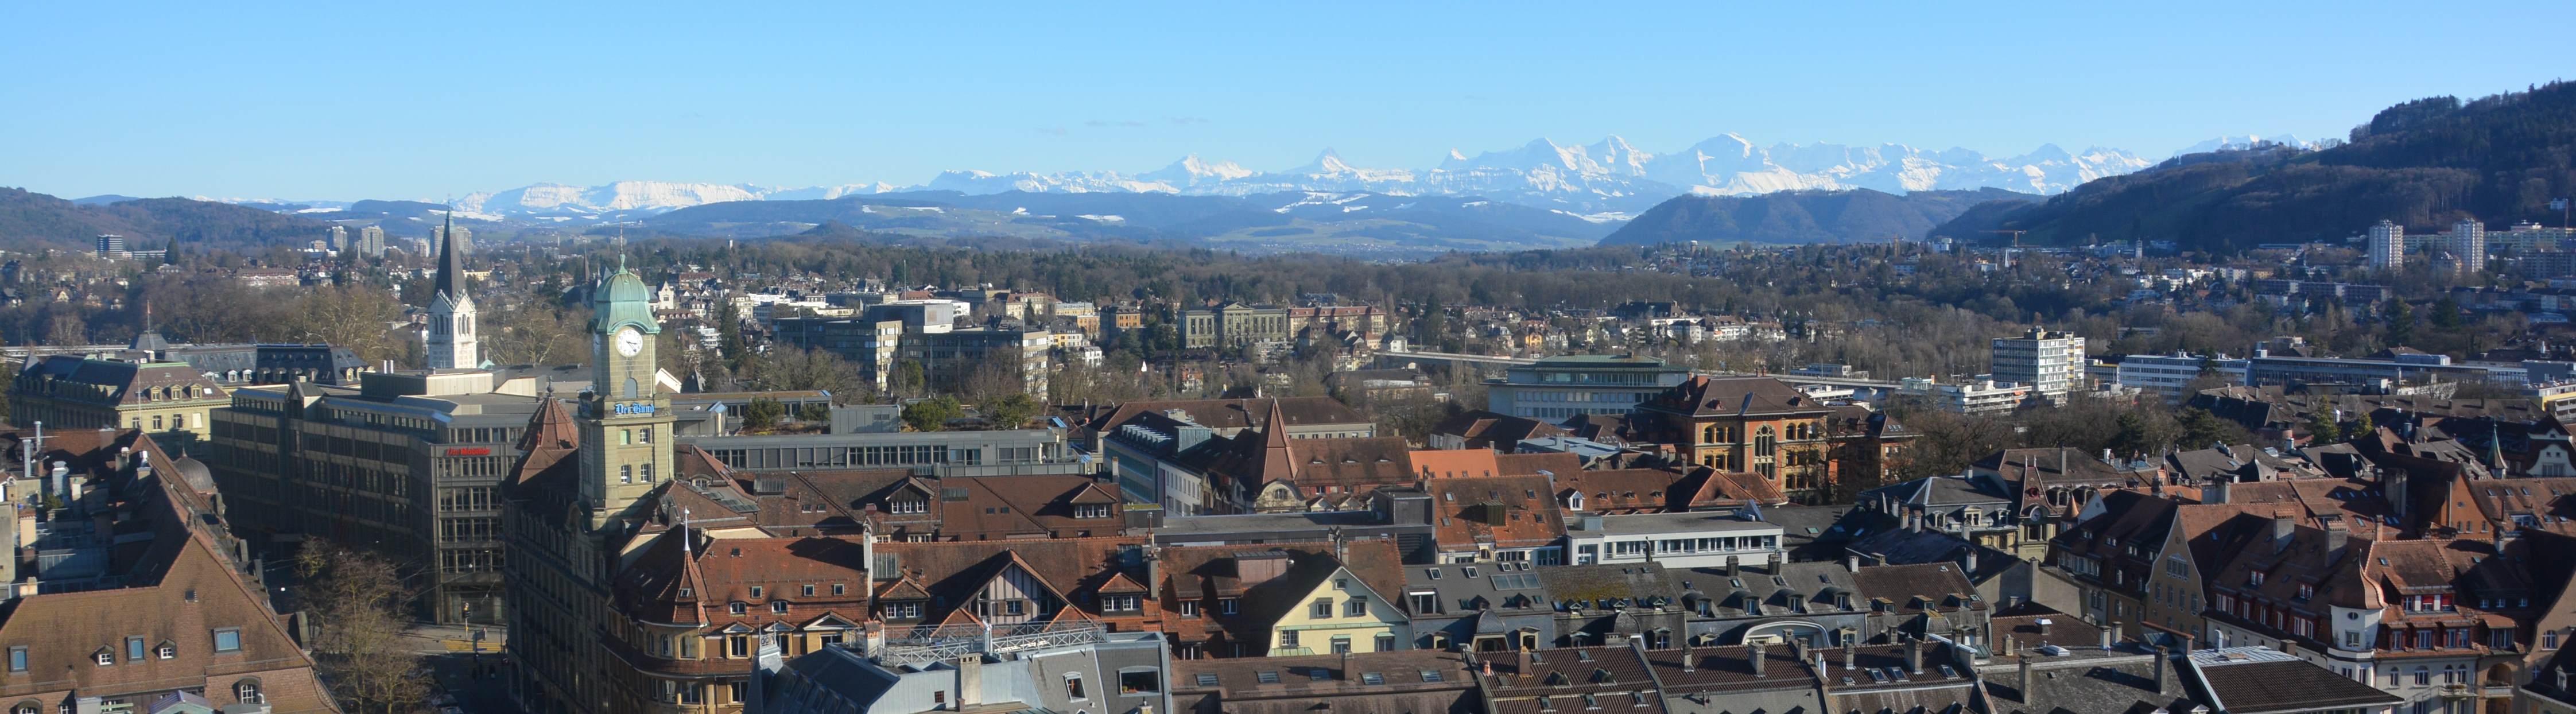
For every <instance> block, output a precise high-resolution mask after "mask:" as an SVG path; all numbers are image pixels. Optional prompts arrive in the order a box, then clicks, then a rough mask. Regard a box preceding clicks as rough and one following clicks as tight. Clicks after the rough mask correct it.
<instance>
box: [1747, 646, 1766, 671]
mask: <svg viewBox="0 0 2576 714" xmlns="http://www.w3.org/2000/svg"><path fill="white" fill-rule="evenodd" d="M1744 659H1745V661H1746V662H1749V663H1751V664H1752V665H1753V676H1756V677H1767V676H1770V675H1769V674H1767V673H1765V672H1763V671H1762V670H1763V662H1762V661H1763V660H1764V659H1767V658H1765V657H1763V656H1762V643H1760V642H1755V643H1752V644H1749V645H1745V646H1744Z"/></svg>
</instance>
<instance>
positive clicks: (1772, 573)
mask: <svg viewBox="0 0 2576 714" xmlns="http://www.w3.org/2000/svg"><path fill="white" fill-rule="evenodd" d="M1673 576H1674V578H1676V579H1677V580H1679V581H1680V582H1681V584H1682V585H1683V589H1684V591H1685V592H1686V595H1685V599H1686V602H1685V604H1686V605H1689V606H1691V609H1692V611H1693V612H1703V610H1702V609H1701V608H1699V607H1698V603H1699V601H1700V600H1701V599H1703V598H1705V599H1706V600H1707V601H1708V608H1707V609H1706V610H1705V611H1704V612H1705V614H1708V615H1711V616H1718V617H1730V616H1763V615H1779V614H1786V613H1788V612H1790V610H1789V609H1788V608H1789V596H1790V595H1800V596H1804V598H1805V600H1806V602H1807V607H1808V608H1809V609H1810V610H1815V609H1820V608H1833V609H1834V610H1836V611H1841V607H1840V605H1841V603H1840V599H1839V598H1838V597H1837V596H1839V595H1842V594H1850V595H1851V598H1850V605H1851V608H1852V609H1851V610H1850V611H1852V612H1858V611H1862V610H1867V609H1868V608H1869V601H1868V598H1867V595H1866V594H1864V593H1862V592H1860V587H1859V586H1858V585H1857V584H1856V583H1855V581H1853V579H1852V573H1851V571H1850V570H1849V569H1846V568H1844V567H1843V564H1841V563H1783V564H1781V565H1780V567H1779V568H1778V569H1776V570H1774V569H1773V568H1771V567H1768V566H1758V567H1757V566H1746V567H1740V568H1737V569H1736V571H1735V574H1734V575H1727V574H1726V570H1725V569H1724V568H1692V569H1689V570H1685V571H1681V572H1677V573H1674V574H1673Z"/></svg>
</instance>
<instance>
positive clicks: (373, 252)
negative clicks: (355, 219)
mask: <svg viewBox="0 0 2576 714" xmlns="http://www.w3.org/2000/svg"><path fill="white" fill-rule="evenodd" d="M358 252H359V253H362V254H365V255H366V256H367V257H369V258H382V257H385V229H384V227H383V226H367V227H365V228H360V229H358Z"/></svg>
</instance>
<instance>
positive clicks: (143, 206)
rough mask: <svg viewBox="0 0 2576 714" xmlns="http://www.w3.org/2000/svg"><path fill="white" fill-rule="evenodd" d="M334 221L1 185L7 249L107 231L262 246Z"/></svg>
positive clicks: (0, 229) (75, 242)
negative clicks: (82, 199) (66, 195)
mask: <svg viewBox="0 0 2576 714" xmlns="http://www.w3.org/2000/svg"><path fill="white" fill-rule="evenodd" d="M325 230H326V225H325V224H324V223H322V222H321V221H316V220H313V219H309V218H303V217H299V216H293V215H287V214H282V213H274V212H270V211H266V210H262V209H258V208H252V207H249V206H235V205H232V204H228V203H214V202H210V201H196V200H190V199H185V198H145V199H138V200H132V201H122V202H118V203H113V204H107V205H81V204H76V203H73V202H71V201H66V200H63V199H60V198H55V197H53V196H48V195H45V194H41V193H34V192H30V191H26V190H23V189H16V188H7V187H0V249H8V250H27V249H31V248H41V247H47V246H51V247H57V248H70V249H75V250H78V249H86V248H90V247H92V246H95V245H96V243H95V242H94V240H95V239H96V238H97V236H98V235H99V234H101V233H114V234H117V235H121V236H125V239H126V241H125V242H126V245H128V246H130V247H133V248H135V249H138V250H140V249H159V248H166V247H169V245H170V242H171V240H172V239H177V240H178V241H180V242H181V243H182V244H183V246H184V247H185V248H186V249H189V250H195V249H200V248H206V249H224V250H235V251H243V250H247V251H251V252H257V251H261V250H265V249H267V248H269V247H272V246H279V245H295V244H300V243H303V242H305V241H309V240H313V239H317V238H321V237H323V236H324V231H325Z"/></svg>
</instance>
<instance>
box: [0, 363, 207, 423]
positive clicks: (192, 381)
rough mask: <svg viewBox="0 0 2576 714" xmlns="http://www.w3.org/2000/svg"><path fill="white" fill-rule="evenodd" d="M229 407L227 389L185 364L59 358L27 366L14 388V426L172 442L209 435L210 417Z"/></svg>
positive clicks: (11, 397) (11, 407) (11, 418)
mask: <svg viewBox="0 0 2576 714" xmlns="http://www.w3.org/2000/svg"><path fill="white" fill-rule="evenodd" d="M231 401H232V397H231V395H229V394H226V393H225V392H224V388H223V387H222V386H221V385H217V384H216V383H215V381H214V380H212V379H209V378H207V377H206V375H205V374H204V373H202V372H199V371H197V368H195V367H191V366H189V365H188V364H187V363H184V362H158V361H152V362H124V361H118V360H105V359H96V358H90V357H81V356H75V355H53V356H50V357H45V358H43V359H40V360H37V361H35V362H33V363H31V364H29V365H28V366H27V368H26V369H23V370H20V371H19V372H18V379H17V380H16V381H14V382H11V383H10V385H9V421H11V422H12V423H17V424H34V423H35V422H39V421H41V422H44V423H45V426H47V427H49V428H54V429H96V428H101V427H107V428H122V429H138V430H142V431H145V432H149V433H151V434H152V435H154V436H155V437H158V438H162V439H165V440H166V439H168V438H170V437H172V436H174V435H177V434H179V433H181V432H185V433H187V434H190V435H203V434H204V433H205V430H206V414H207V413H208V412H209V411H212V410H213V409H214V408H216V407H220V406H224V405H226V404H229V403H231ZM184 440H185V439H183V440H182V441H183V442H184Z"/></svg>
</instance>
